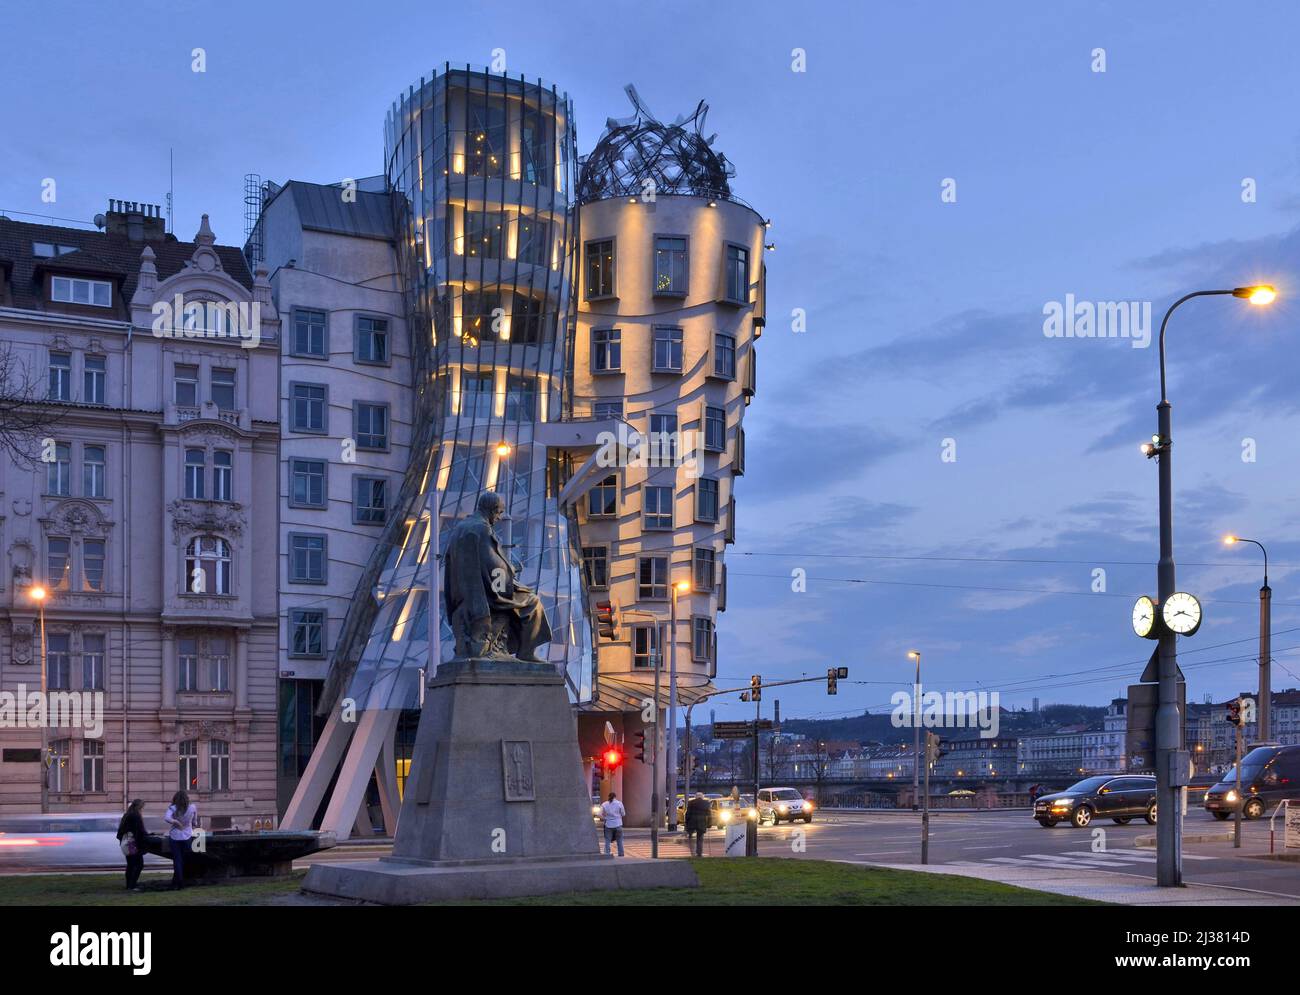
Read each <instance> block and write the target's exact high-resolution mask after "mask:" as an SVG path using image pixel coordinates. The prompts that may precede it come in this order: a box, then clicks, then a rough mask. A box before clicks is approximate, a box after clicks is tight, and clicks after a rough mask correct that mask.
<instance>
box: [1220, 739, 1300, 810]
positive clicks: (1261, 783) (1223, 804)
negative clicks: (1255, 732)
mask: <svg viewBox="0 0 1300 995" xmlns="http://www.w3.org/2000/svg"><path fill="white" fill-rule="evenodd" d="M1241 794H1242V798H1238V797H1237V768H1236V766H1235V765H1234V766H1232V767H1230V768H1229V769H1228V773H1226V774H1224V775H1223V780H1221V781H1220V782H1219V783H1218V784H1216V785H1215V786H1214V787H1212V788H1211V789H1210V790H1209V791H1207V792H1206V793H1205V811H1207V812H1209V813H1210V814H1211V815H1213V816H1214V817H1215V818H1216V819H1226V818H1228V817H1229V816H1231V815H1232V814H1233V813H1234V812H1236V811H1237V808H1238V807H1239V806H1240V807H1241V817H1242V818H1243V819H1259V818H1262V817H1263V815H1264V813H1265V812H1267V811H1268V810H1269V809H1271V808H1273V807H1274V806H1275V805H1277V803H1278V802H1280V801H1281V800H1282V799H1283V798H1295V799H1300V746H1257V747H1255V748H1254V749H1253V750H1251V751H1250V752H1249V753H1247V754H1246V755H1245V756H1244V757H1242V758H1241ZM1243 798H1244V799H1245V802H1244V804H1243V801H1242V799H1243Z"/></svg>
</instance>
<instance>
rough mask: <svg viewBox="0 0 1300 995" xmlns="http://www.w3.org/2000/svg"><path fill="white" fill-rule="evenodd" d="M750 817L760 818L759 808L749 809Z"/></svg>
mask: <svg viewBox="0 0 1300 995" xmlns="http://www.w3.org/2000/svg"><path fill="white" fill-rule="evenodd" d="M749 817H750V818H751V819H757V818H758V809H756V808H751V809H750V810H749Z"/></svg>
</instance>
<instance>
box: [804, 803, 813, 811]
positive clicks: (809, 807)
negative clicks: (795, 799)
mask: <svg viewBox="0 0 1300 995" xmlns="http://www.w3.org/2000/svg"><path fill="white" fill-rule="evenodd" d="M803 810H804V811H805V812H811V811H812V802H804V803H803Z"/></svg>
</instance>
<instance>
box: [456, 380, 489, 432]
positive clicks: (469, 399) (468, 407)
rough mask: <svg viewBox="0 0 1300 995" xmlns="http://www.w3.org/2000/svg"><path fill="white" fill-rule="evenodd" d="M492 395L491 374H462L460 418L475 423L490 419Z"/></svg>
mask: <svg viewBox="0 0 1300 995" xmlns="http://www.w3.org/2000/svg"><path fill="white" fill-rule="evenodd" d="M493 393H494V391H493V386H492V374H491V373H471V374H465V373H462V374H461V377H460V414H461V417H463V418H466V419H474V420H475V421H478V420H481V419H485V418H491V417H492V397H493ZM454 413H455V412H453V414H454Z"/></svg>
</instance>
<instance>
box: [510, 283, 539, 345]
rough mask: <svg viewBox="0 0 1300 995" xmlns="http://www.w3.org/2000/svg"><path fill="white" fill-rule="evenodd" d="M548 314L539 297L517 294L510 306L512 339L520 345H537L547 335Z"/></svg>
mask: <svg viewBox="0 0 1300 995" xmlns="http://www.w3.org/2000/svg"><path fill="white" fill-rule="evenodd" d="M545 321H546V315H545V314H544V313H543V310H542V301H541V299H540V298H537V297H529V296H527V295H525V294H515V295H514V296H513V299H512V303H511V306H510V340H511V341H512V342H517V343H519V344H520V345H537V344H538V343H540V342H542V341H543V339H545V338H546V336H545Z"/></svg>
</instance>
